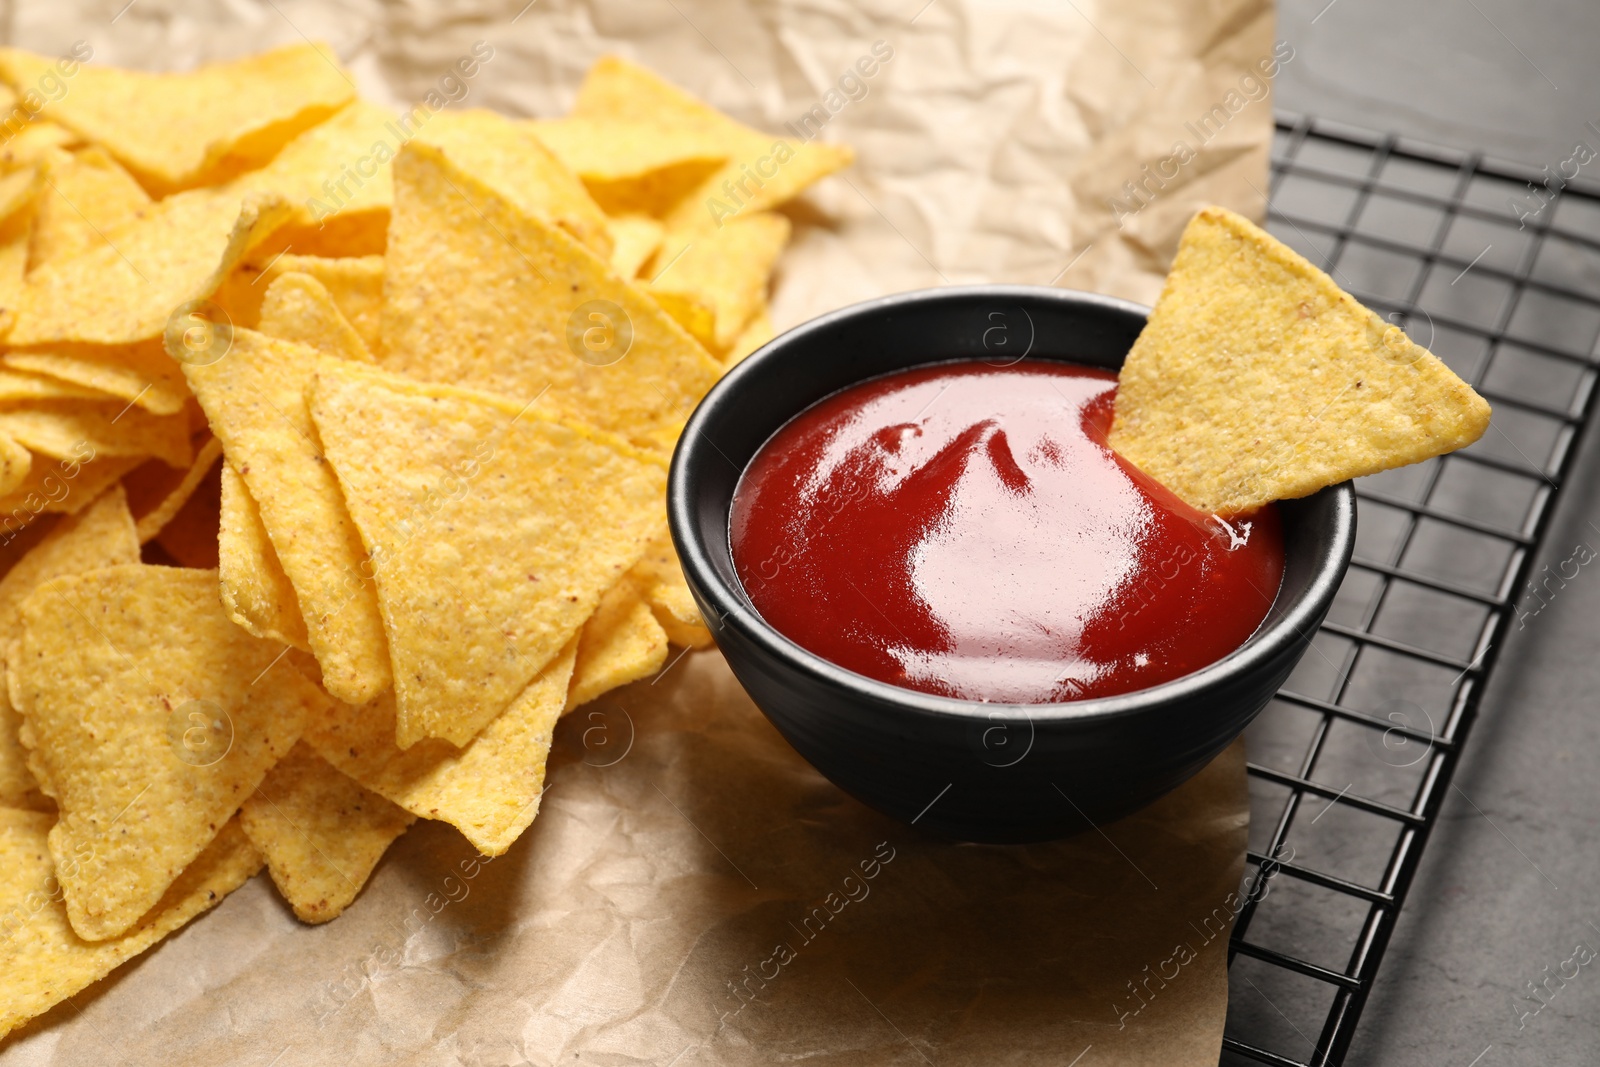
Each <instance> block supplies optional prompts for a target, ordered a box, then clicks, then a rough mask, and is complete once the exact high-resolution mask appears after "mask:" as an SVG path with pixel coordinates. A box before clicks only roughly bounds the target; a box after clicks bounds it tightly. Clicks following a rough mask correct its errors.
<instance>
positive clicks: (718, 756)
mask: <svg viewBox="0 0 1600 1067" xmlns="http://www.w3.org/2000/svg"><path fill="white" fill-rule="evenodd" d="M524 4H525V0H464V2H460V3H452V4H448V5H445V4H434V3H429V2H426V0H409V2H407V0H397V2H392V3H379V2H377V0H338V2H333V3H313V2H310V0H266V2H264V3H255V2H250V0H232V2H227V3H215V4H211V5H205V6H201V5H196V4H193V3H184V2H179V0H133V3H131V4H128V3H126V0H58V2H50V3H42V2H28V3H19V4H15V5H12V6H11V7H10V8H9V9H8V15H9V23H8V25H7V28H6V40H7V43H10V44H15V45H21V46H23V47H28V48H32V49H35V50H38V51H44V52H56V51H60V50H63V49H65V48H67V47H69V46H70V45H71V43H72V42H73V41H76V40H85V41H88V42H89V43H90V44H91V45H92V46H93V48H94V50H95V59H96V60H98V61H102V62H109V63H118V64H123V65H127V66H134V67H144V68H151V69H165V68H182V67H187V66H191V65H193V64H195V63H198V62H201V61H204V60H209V59H216V58H225V57H229V56H234V55H241V54H245V53H249V52H253V51H257V50H259V49H262V48H266V47H269V46H272V45H275V44H280V43H284V42H288V41H293V40H299V39H301V38H302V37H308V38H311V39H321V40H326V41H328V42H329V43H331V44H332V46H333V47H334V48H335V50H336V51H337V52H338V53H339V55H340V56H341V57H342V58H343V59H344V60H345V62H346V63H347V64H348V65H349V66H350V68H351V69H352V71H353V72H354V73H355V76H356V79H357V81H358V82H359V83H360V86H361V89H362V92H363V93H364V94H365V95H367V96H369V97H372V98H374V99H377V100H380V101H383V102H386V103H390V104H393V105H397V106H398V105H402V104H407V105H408V104H410V103H413V102H415V101H417V100H419V99H420V98H422V96H423V95H424V94H425V93H427V92H428V91H429V90H430V89H439V90H440V91H442V92H443V93H444V94H445V95H447V96H451V97H453V98H455V100H456V103H455V105H454V106H486V107H492V108H495V109H498V110H501V111H504V112H507V113H511V114H525V115H530V116H532V115H539V116H546V115H555V114H560V113H562V112H564V111H565V109H566V108H567V107H568V105H569V104H570V103H571V101H572V99H573V97H574V95H575V93H576V90H577V86H578V84H579V82H580V80H581V78H582V75H583V72H584V70H585V69H586V68H587V67H588V65H589V64H590V63H591V62H592V61H593V60H594V59H595V58H596V57H598V56H600V55H602V54H604V53H606V52H612V51H617V52H622V53H624V54H627V55H630V56H632V57H633V58H636V59H638V60H640V61H642V62H644V63H646V64H648V65H649V66H651V67H653V68H654V69H656V70H658V71H660V72H661V73H662V74H663V75H665V76H666V77H668V78H670V79H672V80H674V81H676V82H678V83H679V84H682V85H684V86H686V87H688V88H690V89H691V90H693V91H694V92H696V93H698V94H700V95H702V96H703V97H705V98H706V99H708V100H709V101H710V102H711V103H713V104H715V105H716V106H718V107H720V108H722V109H724V110H726V111H728V112H729V113H731V114H733V115H734V116H736V117H738V118H740V119H742V120H744V121H747V122H749V123H752V124H754V125H757V126H760V127H763V128H766V129H770V130H773V131H775V132H778V131H783V130H784V128H785V126H786V124H789V123H797V124H798V123H800V122H801V121H802V120H803V119H804V117H805V116H806V115H807V114H808V113H809V114H811V115H812V116H813V117H812V120H811V122H812V127H813V128H815V127H816V126H817V118H818V115H819V113H818V112H816V111H815V110H814V109H816V108H818V107H819V106H820V107H821V108H822V109H823V110H822V112H821V113H820V115H821V117H823V118H824V119H825V121H824V122H822V124H821V136H823V137H825V138H827V139H836V140H842V141H846V142H848V143H850V144H852V145H854V146H855V147H856V149H857V151H858V161H857V163H856V165H855V167H853V168H852V169H851V170H849V171H847V172H845V173H844V174H843V175H842V176H839V177H835V178H832V179H829V180H828V181H827V182H825V183H824V184H823V185H822V186H820V187H818V188H817V189H816V190H814V191H813V192H812V193H811V194H810V195H809V196H808V197H807V198H806V199H805V200H804V201H803V202H800V203H798V204H797V205H794V206H793V207H792V208H791V209H790V214H791V215H792V217H793V218H794V219H795V221H796V223H797V227H796V239H795V242H794V245H793V246H792V247H791V249H790V250H789V251H788V252H787V253H786V254H785V256H784V258H783V260H782V263H781V266H780V269H779V274H778V277H777V279H776V288H775V292H774V297H773V317H774V320H775V321H776V323H777V325H778V327H779V328H780V329H781V328H784V327H787V326H792V325H794V324H796V323H798V322H800V321H802V320H804V319H806V318H808V317H810V316H812V315H815V314H818V313H820V312H823V311H827V310H829V309H831V308H834V307H838V306H841V305H843V304H847V303H851V302H854V301H857V300H862V299H866V298H869V297H872V296H877V295H881V294H883V293H888V292H894V291H898V290H903V289H909V288H915V287H921V286H927V285H940V284H947V283H955V284H959V283H962V282H979V281H1007V282H1033V283H1040V284H1057V285H1067V286H1072V287H1075V288H1083V289H1091V290H1096V291H1100V292H1108V293H1113V294H1117V295H1120V296H1126V297H1130V298H1133V299H1136V300H1141V301H1144V302H1150V301H1152V300H1153V299H1154V298H1155V295H1156V293H1157V292H1158V291H1159V288H1160V281H1161V277H1162V275H1163V273H1164V271H1165V268H1166V265H1167V262H1168V260H1169V259H1170V257H1171V254H1172V252H1173V251H1174V249H1175V248H1176V243H1177V237H1178V233H1179V231H1180V230H1181V228H1182V225H1183V223H1184V222H1185V221H1186V220H1187V218H1188V216H1189V215H1190V213H1192V211H1193V210H1194V209H1195V208H1196V207H1198V206H1200V205H1201V204H1203V203H1207V202H1214V203H1221V204H1224V205H1226V206H1229V207H1232V208H1234V209H1235V210H1239V211H1242V212H1245V213H1247V214H1250V215H1254V216H1256V217H1260V215H1261V214H1262V213H1263V211H1264V207H1265V204H1264V199H1263V195H1262V194H1264V193H1265V192H1266V158H1267V146H1268V141H1269V138H1270V132H1271V101H1270V98H1269V97H1268V96H1267V91H1266V90H1267V87H1268V85H1269V84H1270V74H1269V73H1268V72H1267V71H1268V67H1271V68H1272V69H1273V70H1275V69H1277V66H1278V65H1281V64H1282V63H1284V62H1292V58H1293V57H1292V53H1289V54H1288V56H1287V58H1286V57H1285V55H1284V54H1283V53H1284V50H1283V49H1281V48H1280V49H1279V52H1278V54H1277V55H1276V56H1274V44H1273V41H1272V39H1271V23H1272V11H1271V7H1270V4H1268V3H1267V2H1265V0H1232V2H1228V0H1223V2H1193V3H1182V2H1173V0H1122V2H1118V0H894V2H890V0H869V2H867V3H856V2H851V0H588V2H583V0H532V2H531V3H526V4H525V6H524ZM477 41H485V42H487V43H488V44H490V45H491V46H492V47H493V49H494V55H493V57H492V59H490V60H489V61H488V62H485V63H483V64H482V65H481V69H480V70H479V72H478V74H477V75H476V76H475V77H473V78H472V79H470V80H466V81H459V80H457V81H446V79H448V78H450V77H451V74H450V68H451V67H452V66H453V64H454V61H455V60H456V59H457V58H458V57H460V56H462V55H465V54H467V53H468V52H469V51H470V50H471V48H472V45H473V44H474V43H475V42H477ZM877 42H884V43H885V44H886V45H887V46H888V47H889V48H890V49H892V56H891V57H890V58H889V59H888V60H887V61H886V62H883V63H882V64H881V65H880V67H879V69H878V70H877V71H876V73H875V74H874V75H873V76H871V77H870V78H862V77H860V76H856V77H854V78H853V79H850V80H848V81H846V80H845V78H844V75H845V74H846V72H847V71H849V70H850V69H851V68H852V67H853V66H854V64H855V62H856V60H858V59H859V58H861V57H862V56H865V55H868V54H869V53H871V52H872V50H873V46H874V44H876V43H877ZM880 52H881V49H880ZM830 90H833V92H832V93H831V94H830ZM790 132H791V135H792V131H790ZM1128 183H1133V184H1132V185H1129V184H1128ZM549 781H550V783H551V786H550V789H549V792H548V795H547V797H546V799H545V801H544V805H543V808H542V810H541V813H540V816H539V818H538V820H537V821H536V822H535V823H534V825H533V827H532V828H531V829H530V830H529V832H528V833H527V834H526V835H525V836H524V838H523V839H522V840H521V841H519V842H518V844H517V845H516V846H515V847H514V848H513V849H512V850H511V851H510V852H509V853H508V854H507V855H505V856H503V857H501V858H499V859H496V860H493V861H492V862H489V861H484V860H482V859H481V858H479V857H477V856H476V853H475V852H474V851H473V850H472V849H471V848H470V847H469V846H468V845H467V844H466V842H465V841H464V840H462V839H461V838H460V836H459V835H458V834H456V833H455V832H454V831H453V830H451V829H450V828H448V827H445V826H443V825H441V824H424V823H419V824H418V825H417V827H416V828H414V829H413V830H412V831H411V832H410V833H408V834H407V835H406V836H404V837H403V838H401V839H400V841H399V842H397V844H396V845H395V846H394V847H393V848H392V849H391V851H390V853H389V855H388V856H387V857H386V858H385V860H384V861H383V863H382V864H381V865H380V867H379V868H378V870H377V872H376V873H375V875H374V877H373V879H372V882H371V883H370V884H369V885H368V886H367V888H366V890H365V891H364V892H363V894H362V896H361V897H360V898H359V899H358V900H357V902H356V903H355V904H354V905H353V906H352V907H351V908H350V909H349V910H348V911H347V912H346V913H345V914H344V915H343V916H341V917H340V918H339V919H337V920H335V921H334V922H332V923H330V924H328V925H326V926H322V927H306V926H302V925H300V924H299V923H297V922H296V921H295V920H294V918H293V917H292V915H291V914H290V912H289V909H288V908H287V907H286V906H285V905H284V904H283V903H282V902H281V901H280V900H279V899H278V898H277V896H276V894H275V891H274V890H273V888H272V886H271V883H270V881H269V880H268V879H266V877H265V876H262V877H260V878H257V879H255V880H254V881H253V882H252V883H250V884H249V885H248V886H246V887H245V888H244V889H242V890H240V891H239V892H238V893H236V894H234V896H232V897H231V898H229V899H228V900H227V901H226V902H224V904H223V905H222V906H221V907H219V908H218V909H217V910H216V911H215V912H213V913H211V914H209V915H207V916H205V917H204V918H202V919H201V920H199V921H198V922H196V923H194V924H193V925H192V926H190V927H189V928H188V929H186V930H184V931H183V932H181V933H180V934H178V935H177V936H175V937H173V938H171V939H169V940H168V941H167V942H166V943H165V944H163V945H162V946H160V947H158V948H157V949H155V950H152V951H151V952H150V953H147V954H146V955H145V956H144V957H142V958H140V959H139V960H136V961H134V962H133V963H131V964H129V965H127V966H125V967H123V968H122V969H121V970H120V971H118V972H117V973H116V974H115V975H113V976H112V977H111V978H110V979H108V980H106V981H104V982H102V983H100V984H99V985H98V986H96V987H94V988H93V989H91V990H88V991H86V992H85V993H83V994H81V995H79V996H76V997H74V998H72V1001H71V1002H70V1003H65V1004H62V1005H60V1006H59V1007H58V1008H57V1009H56V1010H54V1011H52V1012H51V1013H49V1014H48V1015H46V1016H44V1017H43V1018H41V1019H39V1020H36V1021H35V1022H34V1023H32V1024H30V1025H29V1026H27V1027H25V1028H24V1029H23V1030H21V1031H19V1032H18V1033H17V1034H15V1035H13V1037H12V1038H10V1039H9V1040H8V1041H7V1042H6V1043H5V1044H3V1045H0V1065H4V1067H15V1065H23V1064H29V1065H31V1064H39V1065H45V1064H78V1063H94V1064H101V1063H120V1064H147V1063H148V1064H163V1065H165V1064H186V1063H219V1062H220V1063H241V1064H251V1063H259V1064H262V1065H267V1064H272V1065H274V1067H294V1065H298V1064H326V1063H329V1062H339V1063H350V1064H366V1063H380V1062H381V1063H385V1064H440V1065H456V1064H471V1065H502V1064H524V1063H527V1064H558V1063H603V1064H636V1063H652V1064H682V1065H688V1064H735V1063H738V1064H744V1063H752V1064H753V1063H773V1062H786V1061H791V1060H806V1061H808V1062H815V1063H822V1064H851V1065H859V1064H917V1063H927V1064H938V1065H940V1067H945V1065H948V1064H967V1063H971V1064H1005V1063H1016V1064H1032V1063H1051V1064H1077V1065H1081V1067H1095V1065H1097V1064H1113V1063H1115V1064H1163V1065H1173V1064H1212V1063H1215V1062H1216V1059H1217V1055H1218V1048H1219V1042H1220V1039H1221V1034H1222V1026H1223V1019H1224V1015H1225V1011H1226V1002H1227V977H1226V970H1225V964H1226V940H1227V937H1226V926H1227V923H1228V922H1229V921H1230V920H1231V915H1232V905H1233V903H1234V902H1235V901H1237V897H1236V896H1230V894H1235V893H1237V892H1238V890H1239V883H1240V878H1241V874H1242V867H1243V852H1244V847H1245V830H1246V823H1247V819H1248V808H1247V800H1246V794H1245V784H1244V767H1243V751H1242V746H1241V745H1235V746H1234V747H1233V748H1231V749H1230V750H1229V751H1228V752H1227V753H1225V754H1224V755H1223V756H1222V757H1220V758H1219V759H1218V760H1217V761H1216V762H1215V763H1214V764H1213V765H1212V766H1211V767H1209V768H1208V769H1207V770H1205V771H1204V772H1202V773H1201V774H1200V775H1199V776H1198V777H1196V778H1195V779H1194V780H1192V781H1191V782H1189V783H1188V784H1187V785H1185V786H1184V787H1182V788H1181V789H1180V790H1178V791H1177V792H1175V793H1173V794H1172V795H1170V796H1168V797H1167V798H1165V799H1163V800H1161V801H1159V802H1157V803H1156V804H1154V805H1152V806H1151V807H1149V808H1147V809H1146V810H1144V811H1142V812H1140V813H1138V814H1136V815H1134V816H1131V817H1129V818H1127V819H1124V820H1123V821H1121V822H1119V823H1116V824H1113V825H1109V826H1106V827H1103V828H1101V830H1100V831H1099V832H1096V833H1090V834H1085V835H1083V836H1080V837H1078V838H1075V839H1073V840H1069V841H1065V842H1057V843H1053V844H1048V845H1034V846H1026V847H1007V848H999V847H991V846H976V845H957V844H951V843H949V842H945V841H942V840H939V839H936V838H933V837H931V836H929V835H927V834H925V833H922V832H921V831H919V830H917V829H915V828H911V827H907V826H903V825H900V824H898V823H895V822H892V821H890V820H888V819H886V818H884V817H882V816H879V815H877V814H876V813H874V812H871V811H869V810H867V809H865V808H863V807H862V806H861V805H859V804H858V803H856V802H855V801H853V800H851V799H849V798H848V797H846V796H844V795H843V794H842V793H840V792H839V791H838V790H837V789H835V788H834V787H833V786H832V785H830V784H829V783H828V782H827V781H826V780H824V779H823V778H822V777H820V776H819V775H818V774H817V773H816V772H815V771H813V770H812V769H811V768H810V767H809V766H808V765H806V764H805V763H804V762H803V761H802V760H801V759H800V758H799V757H798V756H797V755H795V753H794V752H793V751H792V750H791V749H790V748H789V747H788V746H787V744H786V743H785V742H784V741H783V740H782V739H781V738H780V737H779V736H778V734H777V733H776V732H775V731H774V730H773V729H772V728H771V727H770V726H769V725H768V723H767V722H766V720H765V719H764V718H762V717H761V715H760V713H759V712H758V711H757V710H756V709H755V708H754V706H753V705H751V703H750V702H749V700H748V698H746V697H745V695H744V694H743V692H742V691H741V690H740V689H739V688H738V686H737V684H736V683H735V682H734V680H733V678H732V676H731V675H730V674H729V673H728V671H727V668H726V666H725V665H724V664H723V662H722V660H721V658H720V656H719V655H718V654H717V653H716V652H715V651H709V652H702V653H695V654H692V655H687V656H684V657H682V658H681V659H680V660H677V661H674V662H672V664H671V665H670V666H669V667H668V668H667V669H666V670H665V671H664V672H663V673H662V675H661V676H659V677H658V678H657V679H656V680H655V681H653V682H641V683H637V684H635V685H633V686H630V687H628V688H626V689H623V690H620V691H618V692H616V693H614V694H612V695H611V696H609V697H607V698H604V699H602V700H601V701H599V702H597V703H595V704H593V705H590V706H588V707H586V708H584V709H580V710H579V711H578V712H576V713H574V714H573V715H570V716H569V717H568V718H567V719H566V720H564V721H563V723H562V725H561V727H560V729H559V730H558V733H557V744H556V749H555V751H554V753H553V754H552V759H551V771H550V777H549ZM1075 1057H1076V1059H1075Z"/></svg>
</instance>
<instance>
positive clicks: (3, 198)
mask: <svg viewBox="0 0 1600 1067" xmlns="http://www.w3.org/2000/svg"><path fill="white" fill-rule="evenodd" d="M43 187H44V181H43V174H42V172H41V170H40V169H39V168H37V167H23V168H21V169H19V170H14V171H11V172H9V173H5V174H0V218H9V217H10V216H11V215H13V214H15V213H16V212H18V211H21V210H22V209H23V208H25V207H28V206H29V205H30V204H32V203H33V202H34V198H35V197H37V196H38V195H39V190H40V189H42V188H43Z"/></svg>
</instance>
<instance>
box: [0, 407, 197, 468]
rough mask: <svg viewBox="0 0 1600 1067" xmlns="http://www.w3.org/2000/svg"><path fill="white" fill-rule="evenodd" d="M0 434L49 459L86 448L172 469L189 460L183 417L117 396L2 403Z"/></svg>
mask: <svg viewBox="0 0 1600 1067" xmlns="http://www.w3.org/2000/svg"><path fill="white" fill-rule="evenodd" d="M0 434H5V435H6V436H7V437H10V438H12V439H14V440H16V441H18V442H20V443H22V444H24V445H26V446H27V447H28V448H30V449H32V450H33V451H35V452H37V453H39V454H40V455H43V456H51V457H53V458H55V459H70V458H72V457H74V456H76V455H78V453H79V452H80V451H81V450H82V449H83V448H84V447H85V446H87V447H88V448H90V449H92V450H93V451H94V454H95V455H96V456H103V457H117V456H138V457H141V458H143V457H147V456H154V457H155V458H156V459H159V460H161V461H162V462H164V463H167V464H169V465H170V466H173V467H188V466H189V464H190V463H192V462H193V461H194V447H193V445H192V444H191V442H190V440H189V419H188V417H187V416H185V415H182V414H179V415H152V414H150V413H149V412H148V411H145V410H144V409H142V408H138V407H135V406H133V405H132V404H128V403H125V402H123V401H121V400H112V401H108V402H99V403H85V402H83V401H81V400H35V401H32V402H31V403H14V404H7V405H4V406H3V407H0Z"/></svg>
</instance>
